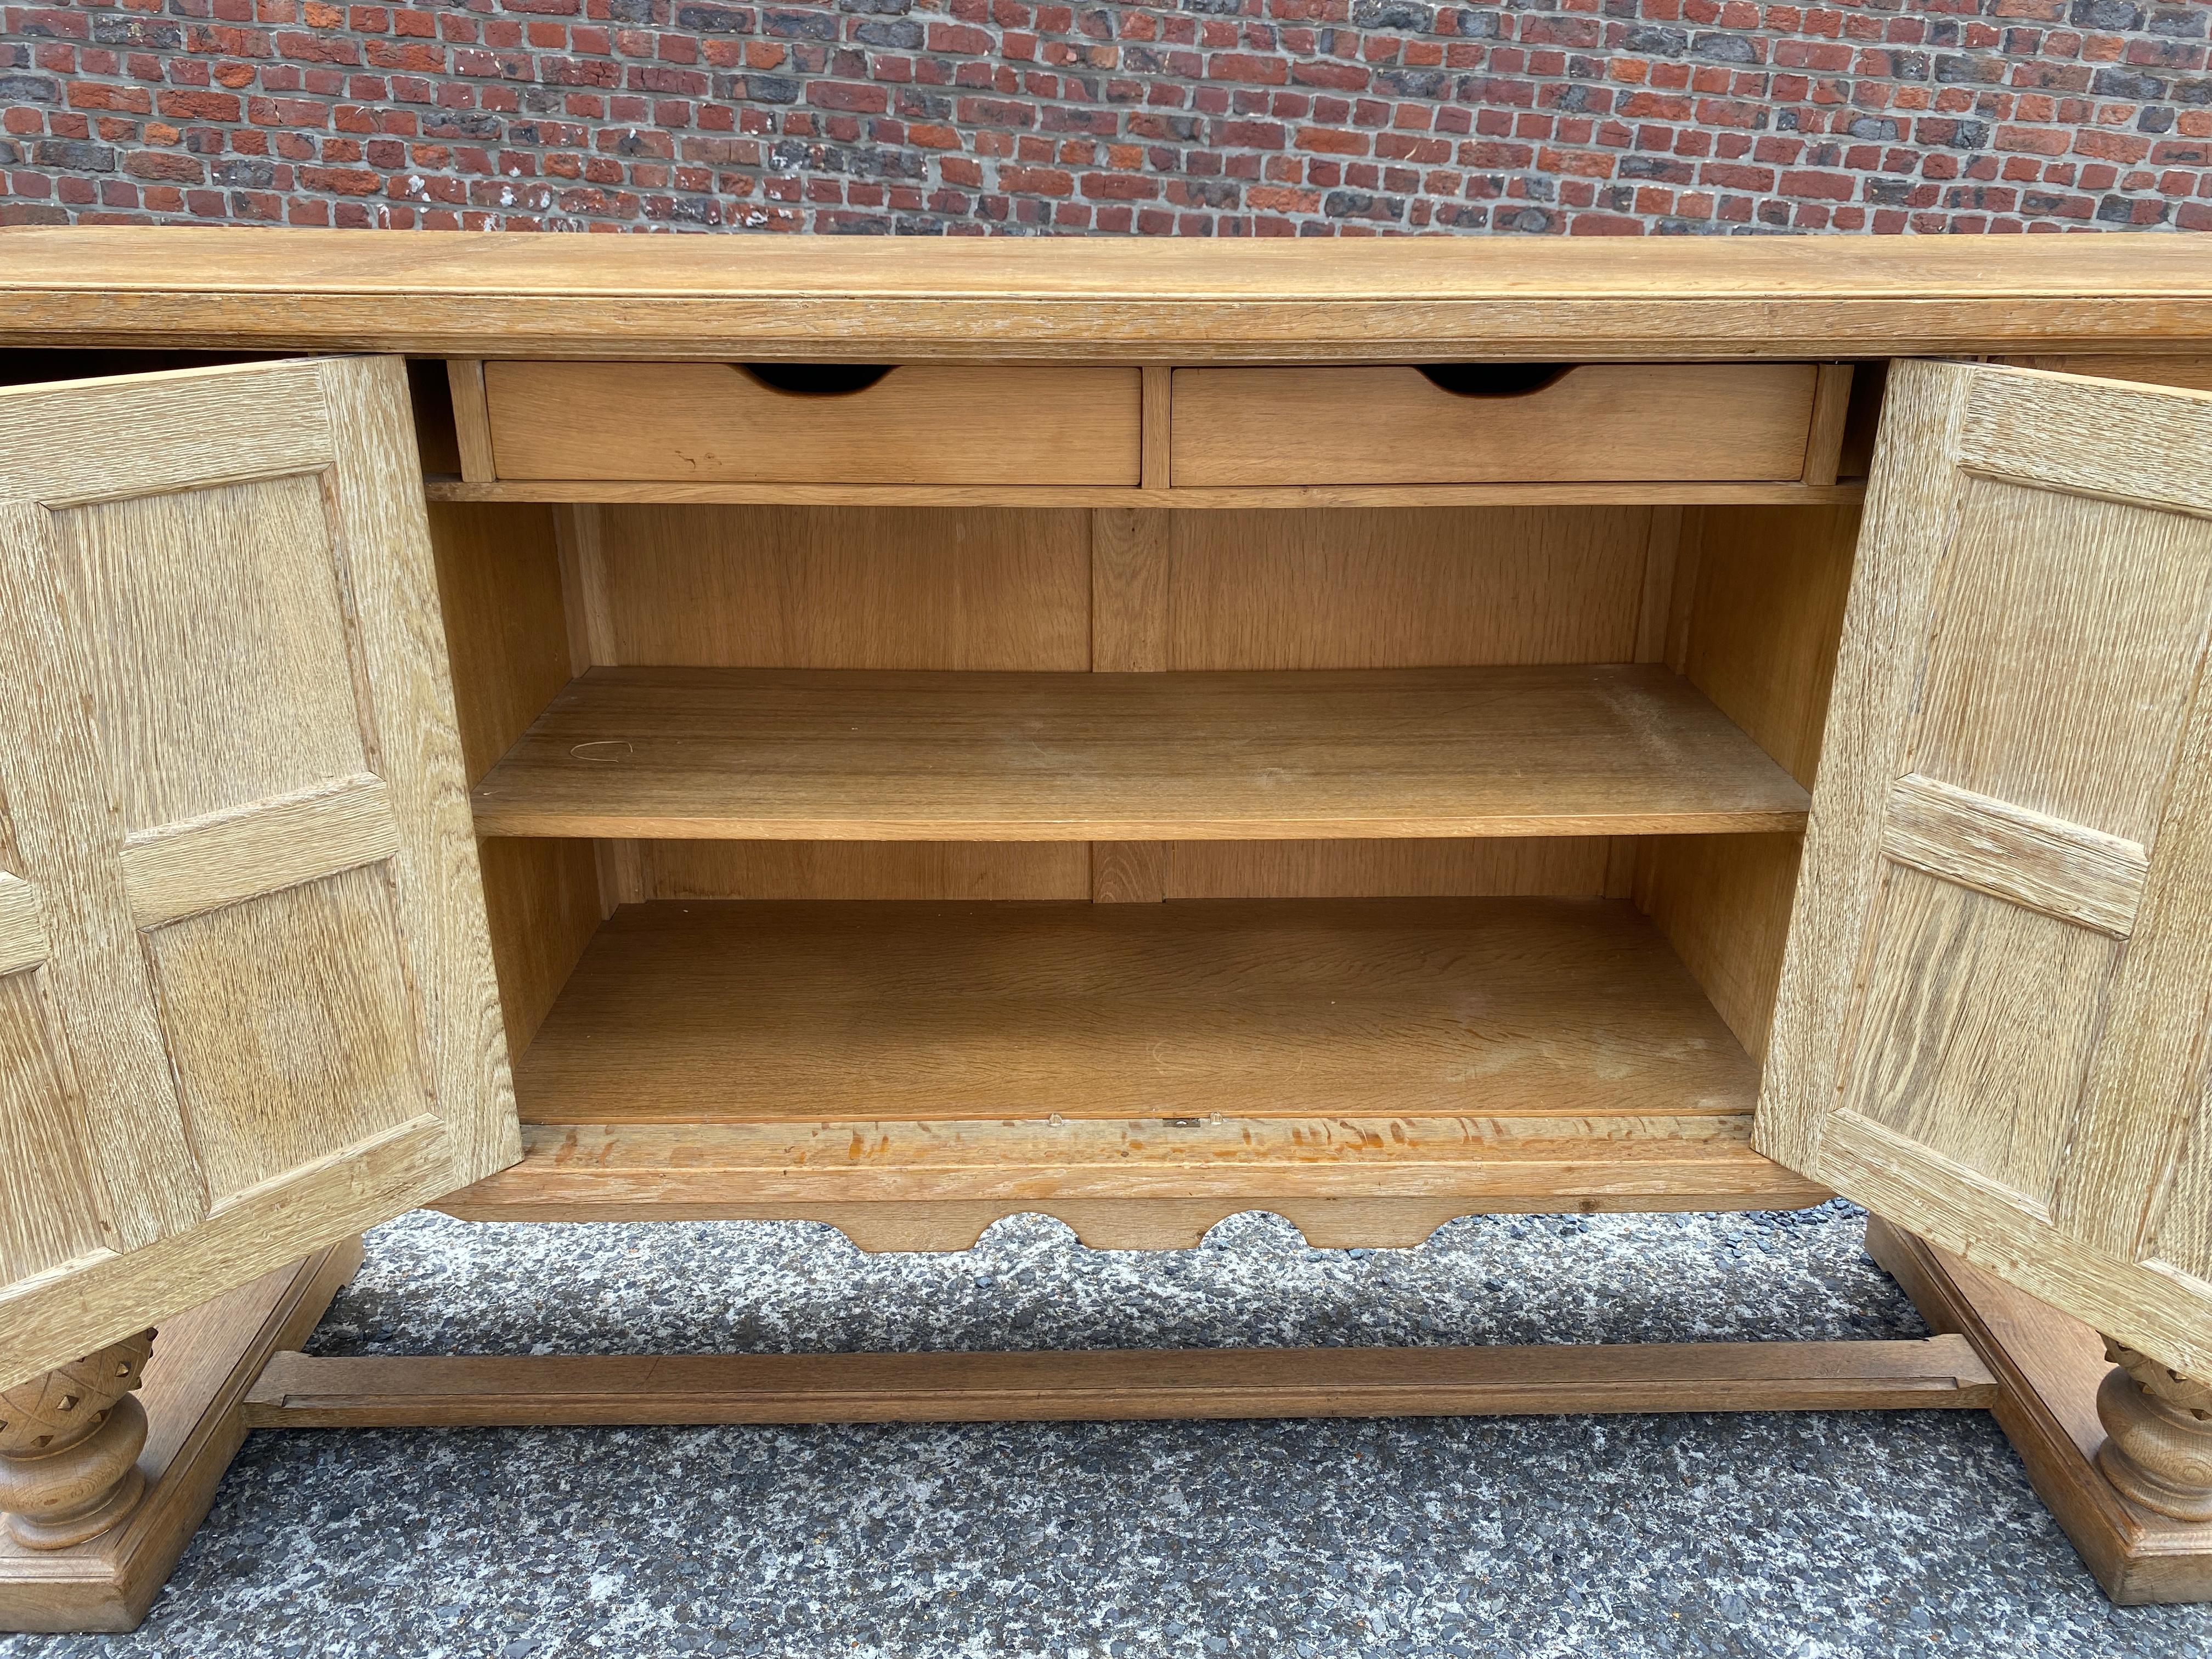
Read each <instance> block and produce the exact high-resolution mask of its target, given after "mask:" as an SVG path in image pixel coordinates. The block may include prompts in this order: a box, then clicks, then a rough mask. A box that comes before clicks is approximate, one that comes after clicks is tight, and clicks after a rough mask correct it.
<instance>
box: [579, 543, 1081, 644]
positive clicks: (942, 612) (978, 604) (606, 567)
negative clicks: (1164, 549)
mask: <svg viewBox="0 0 2212 1659" xmlns="http://www.w3.org/2000/svg"><path fill="white" fill-rule="evenodd" d="M598 519H599V568H600V569H601V571H602V573H603V577H602V580H603V582H604V605H605V621H604V623H603V629H604V634H605V645H604V651H605V654H599V653H598V652H596V651H595V653H594V656H593V660H594V661H595V662H598V663H600V664H603V665H626V664H650V665H667V666H696V667H717V668H739V667H748V668H755V667H757V668H925V669H928V668H943V669H952V668H961V669H1030V670H1044V669H1087V668H1089V667H1090V666H1091V515H1090V513H1088V512H1085V511H1082V510H1079V509H1073V508H1053V509H1044V510H1036V511H1027V512H1024V511H1019V510H1016V509H1011V508H1007V509H992V510H987V511H966V510H963V511H948V510H945V509H943V508H893V509H885V508H862V507H850V508H825V509H819V510H803V509H799V508H796V507H775V508H764V509H763V510H761V511H758V512H754V513H730V512H724V511H719V510H716V509H714V508H709V507H609V508H605V509H603V510H602V511H601V512H600V513H599V514H598Z"/></svg>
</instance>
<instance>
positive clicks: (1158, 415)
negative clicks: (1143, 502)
mask: <svg viewBox="0 0 2212 1659" xmlns="http://www.w3.org/2000/svg"><path fill="white" fill-rule="evenodd" d="M1142 372H1143V374H1144V377H1145V392H1144V397H1145V453H1144V465H1143V467H1142V468H1141V470H1140V471H1139V477H1138V482H1139V483H1140V484H1141V485H1142V486H1143V487H1144V488H1145V489H1169V488H1170V487H1171V486H1172V485H1173V483H1174V482H1175V478H1174V471H1173V469H1174V464H1175V444H1174V436H1173V435H1174V431H1175V391H1174V387H1175V371H1174V370H1173V369H1172V368H1167V367H1165V366H1164V365H1160V364H1147V365H1146V368H1144V370H1143V371H1142Z"/></svg>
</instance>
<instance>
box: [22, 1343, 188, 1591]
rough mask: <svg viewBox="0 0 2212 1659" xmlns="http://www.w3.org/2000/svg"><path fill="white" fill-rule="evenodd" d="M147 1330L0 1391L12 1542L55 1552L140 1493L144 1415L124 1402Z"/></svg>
mask: <svg viewBox="0 0 2212 1659" xmlns="http://www.w3.org/2000/svg"><path fill="white" fill-rule="evenodd" d="M153 1346H154V1333H153V1332H151V1331H141V1332H140V1333H139V1334H137V1335H136V1336H132V1337H126V1338H125V1339H124V1340H122V1341H120V1342H118V1343H115V1344H114V1345H112V1346H109V1347H105V1348H102V1349H100V1352H97V1353H93V1354H88V1355H86V1356H85V1357H84V1358H82V1359H80V1360H78V1361H77V1362H76V1364H74V1365H64V1366H63V1367H62V1368H61V1369H60V1370H52V1371H48V1372H46V1375H45V1376H34V1377H33V1378H32V1379H31V1380H30V1381H29V1382H27V1383H18V1384H16V1386H15V1387H14V1388H12V1389H6V1390H5V1391H0V1516H4V1518H5V1520H6V1522H7V1525H8V1531H9V1534H10V1535H11V1536H12V1537H13V1538H14V1539H15V1541H16V1542H18V1543H20V1544H23V1545H26V1546H27V1547H29V1548H32V1549H34V1550H58V1549H65V1548H67V1547H69V1546H70V1545H71V1544H82V1542H84V1541H85V1540H86V1539H88V1538H97V1537H98V1536H99V1535H100V1534H101V1533H104V1532H106V1530H107V1529H108V1528H110V1527H112V1526H113V1525H114V1524H115V1523H116V1522H118V1521H120V1520H122V1519H123V1517H124V1516H126V1515H128V1514H130V1513H131V1510H133V1509H135V1508H137V1504H138V1500H139V1498H142V1497H143V1496H144V1494H145V1491H146V1477H145V1476H144V1475H143V1474H140V1473H139V1470H138V1453H139V1450H140V1449H141V1448H143V1446H144V1445H145V1443H146V1409H145V1407H143V1406H141V1405H140V1404H139V1403H138V1402H137V1401H136V1400H135V1399H133V1398H132V1397H131V1390H133V1389H136V1388H137V1386H138V1384H139V1383H140V1381H141V1380H142V1378H143V1376H144V1374H145V1370H146V1357H147V1355H148V1354H149V1353H150V1352H152V1351H153Z"/></svg>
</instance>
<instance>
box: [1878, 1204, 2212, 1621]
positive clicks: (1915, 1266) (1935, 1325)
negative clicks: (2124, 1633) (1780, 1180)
mask: <svg viewBox="0 0 2212 1659" xmlns="http://www.w3.org/2000/svg"><path fill="white" fill-rule="evenodd" d="M1867 1252H1868V1254H1869V1255H1872V1256H1873V1257H1874V1259H1875V1261H1877V1262H1879V1263H1880V1264H1881V1266H1882V1267H1883V1268H1884V1269H1885V1270H1887V1272H1888V1273H1889V1274H1890V1276H1891V1277H1892V1278H1893V1279H1896V1280H1897V1282H1898V1283H1899V1285H1900V1286H1902V1287H1903V1289H1904V1291H1905V1294H1906V1295H1908V1296H1910V1297H1911V1298H1912V1300H1913V1302H1914V1304H1916V1305H1917V1307H1918V1308H1919V1310H1920V1315H1921V1317H1922V1318H1923V1319H1925V1320H1926V1321H1927V1322H1928V1327H1929V1329H1930V1330H1934V1331H1938V1332H1944V1333H1949V1332H1957V1333H1960V1334H1963V1335H1964V1336H1966V1339H1967V1340H1970V1341H1971V1342H1972V1343H1973V1345H1974V1347H1975V1351H1976V1352H1978V1354H1979V1355H1980V1356H1981V1358H1982V1359H1983V1361H1984V1363H1985V1364H1987V1365H1988V1366H1989V1368H1990V1371H1991V1373H1992V1374H1993V1375H1994V1376H1996V1381H1997V1385H1998V1395H1997V1398H1996V1401H1995V1403H1994V1404H1993V1405H1992V1406H1991V1407H1990V1409H1991V1410H1992V1411H1993V1412H1994V1413H1996V1419H1997V1424H1998V1426H2000V1427H2001V1428H2002V1429H2003V1430H2004V1432H2005V1437H2006V1438H2007V1439H2008V1440H2009V1441H2011V1442H2012V1445H2013V1449H2014V1450H2015V1451H2016V1452H2018V1453H2019V1454H2020V1460H2021V1463H2022V1465H2023V1466H2025V1468H2026V1469H2027V1478H2028V1482H2029V1484H2030V1485H2032V1486H2033V1487H2034V1488H2035V1494H2036V1496H2037V1497H2039V1498H2041V1499H2042V1500H2043V1502H2044V1504H2045V1507H2046V1508H2047V1509H2049V1510H2050V1511H2051V1516H2052V1518H2053V1519H2055V1520H2056V1521H2057V1522H2058V1524H2059V1525H2060V1526H2061V1527H2062V1528H2064V1529H2065V1532H2066V1535H2067V1536H2068V1537H2069V1539H2071V1540H2072V1541H2073V1542H2074V1547H2075V1549H2077V1550H2079V1551H2080V1552H2081V1561H2082V1565H2085V1566H2087V1568H2088V1569H2089V1571H2090V1572H2091V1573H2093V1575H2094V1576H2095V1577H2096V1580H2097V1582H2098V1583H2099V1584H2100V1585H2102V1586H2103V1587H2104V1591H2105V1594H2106V1595H2108V1596H2110V1597H2111V1598H2112V1600H2113V1601H2116V1602H2118V1604H2119V1605H2120V1606H2122V1607H2141V1606H2143V1605H2145V1604H2147V1603H2153V1602H2177V1601H2184V1602H2185V1601H2212V1528H2207V1527H2204V1526H2202V1525H2192V1524H2191V1523H2189V1522H2180V1521H2172V1520H2169V1519H2167V1518H2166V1516H2162V1515H2157V1514H2154V1513H2153V1512H2152V1511H2150V1510H2144V1509H2140V1508H2137V1507H2136V1505H2135V1504H2130V1502H2128V1500H2127V1499H2125V1498H2123V1497H2121V1496H2120V1495H2119V1494H2118V1492H2115V1491H2114V1490H2113V1489H2112V1483H2111V1482H2110V1481H2108V1480H2106V1479H2105V1477H2104V1475H2103V1474H2102V1473H2101V1472H2100V1470H2099V1469H2098V1468H2097V1465H2096V1461H2095V1460H2096V1453H2097V1448H2098V1446H2099V1444H2100V1443H2102V1441H2103V1440H2104V1438H2105V1429H2104V1425H2103V1424H2102V1423H2100V1422H2099V1421H2098V1419H2097V1407H2096V1396H2097V1388H2098V1385H2099V1384H2100V1383H2102V1382H2103V1381H2104V1379H2105V1374H2106V1372H2107V1371H2108V1370H2111V1369H2112V1366H2111V1364H2110V1363H2109V1362H2108V1361H2107V1360H2106V1358H2105V1344H2104V1340H2103V1339H2102V1338H2101V1337H2100V1336H2099V1335H2098V1334H2097V1333H2096V1332H2094V1331H2093V1330H2092V1329H2090V1328H2088V1327H2087V1325H2084V1324H2083V1323H2081V1321H2080V1320H2078V1319H2074V1318H2071V1317H2069V1316H2067V1315H2065V1314H2063V1313H2061V1312H2059V1311H2058V1310H2057V1309H2056V1308H2053V1307H2051V1306H2050V1305H2049V1304H2045V1303H2042V1302H2039V1301H2037V1300H2036V1299H2035V1298H2034V1297H2031V1296H2027V1295H2025V1294H2023V1293H2022V1292H2021V1291H2016V1290H2015V1289H2013V1288H2012V1286H2010V1285H2007V1284H2006V1283H2004V1282H2003V1281H2002V1279H1996V1278H1992V1277H1991V1276H1990V1274H1988V1273H1983V1272H1981V1271H1980V1270H1979V1269H1978V1268H1975V1267H1970V1266H1968V1265H1967V1264H1966V1262H1964V1261H1960V1259H1959V1258H1958V1257H1957V1256H1954V1255H1951V1254H1950V1253H1949V1252H1948V1251H1947V1250H1941V1249H1936V1248H1935V1247H1934V1246H1932V1245H1930V1244H1929V1243H1926V1242H1925V1241H1923V1240H1921V1239H1917V1238H1914V1237H1911V1235H1910V1234H1908V1233H1905V1232H1902V1231H1899V1229H1897V1228H1895V1227H1893V1226H1891V1225H1889V1224H1888V1223H1887V1222H1886V1221H1884V1220H1882V1219H1881V1218H1880V1217H1879V1216H1875V1217H1870V1218H1869V1219H1868V1222H1867Z"/></svg>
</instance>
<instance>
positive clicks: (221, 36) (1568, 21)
mask: <svg viewBox="0 0 2212 1659" xmlns="http://www.w3.org/2000/svg"><path fill="white" fill-rule="evenodd" d="M2208 25H2212V0H2169V3H2163V4H2160V3H2146V4H2138V3H2136V0H1831V3H1826V4H1811V5H1802V6H1801V5H1772V4H1765V3H1760V0H1446V3H1433V4H1432V3H1429V0H1181V3H1180V4H1179V5H1137V4H1076V5H1064V4H1057V3H1036V0H831V3H806V0H762V3H752V0H452V3H437V4H426V5H385V4H347V3H338V0H119V3H118V0H83V3H77V4H65V5H28V4H18V3H14V0H0V111H4V119H0V223H11V222H12V223H22V222H33V223H47V222H62V221H64V220H76V221H80V222H115V221H118V220H143V219H149V218H150V219H161V220H174V221H213V220H234V221H252V222H282V223H289V224H307V225H328V224H335V225H358V226H392V227H399V228H405V227H426V228H441V227H453V226H461V225H465V226H471V227H477V226H483V227H507V228H517V229H594V230H599V229H617V228H674V229H720V230H753V229H759V230H814V231H848V232H922V233H930V232H940V231H957V232H971V233H972V232H980V231H987V230H1045V229H1052V230H1061V231H1104V232H1121V231H1135V232H1139V233H1143V234H1186V235H1188V234H1195V235H1209V234H1218V235H1231V234H1236V235H1249V234H1262V235H1292V234H1334V233H1352V232H1366V231H1401V230H1453V231H1516V232H1535V233H1544V232H1565V233H1570V234H1593V233H1595V234H1613V233H1631V234H1633V233H1638V232H1644V231H1673V230H1688V231H1711V230H1730V229H1736V228H1772V229H1778V230H1784V229H1786V230H1852V231H1859V230H1871V231H1884V232H1887V231H1906V230H1913V231H2017V230H2022V229H2027V230H2050V229H2057V228H2073V227H2089V228H2096V227H2108V226H2119V225H2169V226H2175V227H2179V228H2185V229H2199V230H2202V229H2212V68H2208V65H2207V56H2206V53H2207V38H2208Z"/></svg>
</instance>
